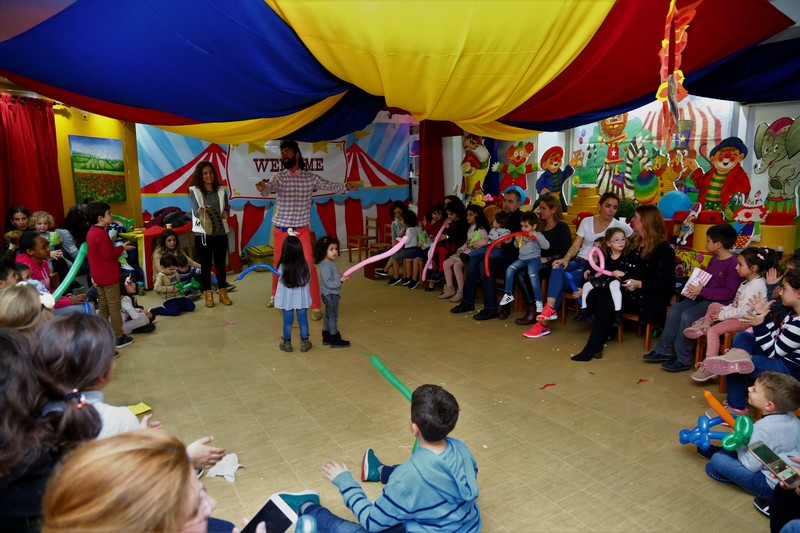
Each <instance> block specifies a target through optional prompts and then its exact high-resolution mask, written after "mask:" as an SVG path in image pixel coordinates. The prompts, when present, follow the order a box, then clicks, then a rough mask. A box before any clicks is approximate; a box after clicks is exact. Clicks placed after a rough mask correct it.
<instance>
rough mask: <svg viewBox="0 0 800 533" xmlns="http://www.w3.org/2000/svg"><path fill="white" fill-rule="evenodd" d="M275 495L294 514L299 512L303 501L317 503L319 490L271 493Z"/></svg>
mask: <svg viewBox="0 0 800 533" xmlns="http://www.w3.org/2000/svg"><path fill="white" fill-rule="evenodd" d="M272 496H273V497H274V496H277V497H278V498H280V499H281V500H283V502H284V503H285V504H286V505H288V506H289V508H290V509H291V510H292V511H294V512H295V514H297V515H299V514H300V507H302V506H303V504H304V503H307V502H308V503H314V504H317V505H319V492H317V491H315V490H304V491H302V492H279V493H277V494H273V495H272Z"/></svg>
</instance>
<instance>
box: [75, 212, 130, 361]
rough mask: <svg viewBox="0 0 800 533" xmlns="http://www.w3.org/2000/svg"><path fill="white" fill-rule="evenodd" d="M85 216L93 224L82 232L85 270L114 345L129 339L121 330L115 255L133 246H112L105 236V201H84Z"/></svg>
mask: <svg viewBox="0 0 800 533" xmlns="http://www.w3.org/2000/svg"><path fill="white" fill-rule="evenodd" d="M87 210H88V215H89V220H90V221H92V222H94V225H93V226H92V227H91V229H90V230H89V233H88V234H87V235H86V246H87V251H86V255H87V257H88V259H89V270H90V272H91V275H92V281H93V282H94V285H95V287H96V288H97V294H98V297H99V308H100V316H101V317H103V318H105V319H106V320H108V319H109V317H110V318H111V328H112V329H113V330H114V337H115V338H116V339H117V348H122V347H123V346H127V345H129V344H131V343H132V342H133V339H132V338H130V337H128V336H127V335H125V334H124V333H123V332H122V313H121V310H120V294H119V276H120V273H119V257H120V256H121V255H122V254H123V253H124V252H125V250H133V249H134V246H132V245H130V244H129V243H127V242H126V243H125V244H124V245H122V246H114V244H113V243H112V242H111V237H109V236H108V226H109V225H110V224H111V221H112V220H113V219H112V218H111V206H109V205H108V204H107V203H105V202H91V203H90V204H89V205H88V209H87Z"/></svg>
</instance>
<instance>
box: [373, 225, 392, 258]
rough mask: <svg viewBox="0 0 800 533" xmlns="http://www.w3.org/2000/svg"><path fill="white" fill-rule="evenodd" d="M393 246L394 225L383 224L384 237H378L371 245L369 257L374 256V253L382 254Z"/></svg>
mask: <svg viewBox="0 0 800 533" xmlns="http://www.w3.org/2000/svg"><path fill="white" fill-rule="evenodd" d="M391 247H392V225H391V224H384V225H383V238H382V239H378V242H373V243H372V244H370V245H369V250H368V252H367V257H372V256H373V255H374V254H380V253H383V252H385V251H386V250H388V249H389V248H391Z"/></svg>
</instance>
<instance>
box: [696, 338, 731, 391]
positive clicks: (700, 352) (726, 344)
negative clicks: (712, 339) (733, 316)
mask: <svg viewBox="0 0 800 533" xmlns="http://www.w3.org/2000/svg"><path fill="white" fill-rule="evenodd" d="M735 336H736V332H732V331H731V332H728V333H726V334H725V335H723V337H722V343H721V345H720V348H721V349H722V353H725V352H727V351H728V350H730V349H731V346H733V338H734V337H735ZM706 345H707V342H706V337H705V335H703V336H702V337H700V338H699V339H697V344H695V347H694V364H695V365H696V364H697V363H699V362H700V361H702V360H703V359H705V352H706ZM719 392H728V387H727V385H726V384H725V376H720V377H719Z"/></svg>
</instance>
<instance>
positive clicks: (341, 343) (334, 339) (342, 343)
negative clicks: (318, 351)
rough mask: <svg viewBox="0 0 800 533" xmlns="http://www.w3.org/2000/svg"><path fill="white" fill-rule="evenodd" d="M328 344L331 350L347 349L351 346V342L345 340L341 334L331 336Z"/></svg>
mask: <svg viewBox="0 0 800 533" xmlns="http://www.w3.org/2000/svg"><path fill="white" fill-rule="evenodd" d="M328 344H329V345H330V347H331V348H347V347H348V346H350V341H346V340H344V339H343V338H342V334H341V333H333V334H331V336H330V339H329V341H328Z"/></svg>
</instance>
